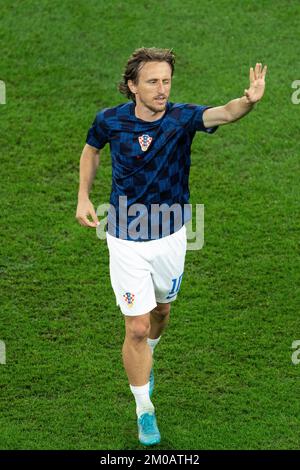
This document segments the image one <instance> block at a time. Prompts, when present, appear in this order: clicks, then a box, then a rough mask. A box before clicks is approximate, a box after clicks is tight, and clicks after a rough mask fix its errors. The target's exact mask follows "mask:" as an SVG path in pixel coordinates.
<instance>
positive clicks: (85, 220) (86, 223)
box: [76, 216, 96, 228]
mask: <svg viewBox="0 0 300 470" xmlns="http://www.w3.org/2000/svg"><path fill="white" fill-rule="evenodd" d="M76 219H77V222H78V223H79V224H80V225H82V226H83V227H92V228H95V227H96V224H95V222H90V221H89V219H88V218H87V217H85V216H76Z"/></svg>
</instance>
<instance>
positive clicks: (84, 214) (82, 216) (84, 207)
mask: <svg viewBox="0 0 300 470" xmlns="http://www.w3.org/2000/svg"><path fill="white" fill-rule="evenodd" d="M88 216H91V217H92V219H93V222H91V221H90V220H89V219H88ZM76 219H77V221H78V222H79V223H80V225H83V226H85V227H92V228H95V227H97V225H99V223H100V222H99V220H98V217H97V214H96V212H95V209H94V206H93V204H92V203H91V201H90V200H89V198H88V197H79V198H78V205H77V211H76Z"/></svg>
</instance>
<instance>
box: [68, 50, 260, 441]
mask: <svg viewBox="0 0 300 470" xmlns="http://www.w3.org/2000/svg"><path fill="white" fill-rule="evenodd" d="M174 63H175V56H174V53H173V52H172V50H168V49H157V48H140V49H137V50H136V51H134V52H133V54H132V55H131V57H130V58H129V60H128V62H127V64H126V66H125V72H124V74H123V78H122V81H121V83H120V84H119V91H120V92H121V93H123V94H124V95H125V96H126V97H127V98H128V99H129V101H128V102H126V103H123V104H120V105H118V106H115V107H112V108H106V109H103V110H101V111H100V112H99V113H98V114H97V115H96V118H95V120H94V122H93V124H92V126H91V128H90V129H89V131H88V135H87V139H86V145H85V146H84V149H83V152H82V155H81V159H80V184H79V192H78V206H77V212H76V218H77V220H78V222H79V223H80V224H81V225H83V226H86V227H92V228H95V227H97V225H98V224H99V221H98V218H97V215H96V212H95V210H94V207H93V204H92V202H91V201H90V199H89V193H90V189H91V186H92V183H93V180H94V177H95V174H96V170H97V167H98V165H99V154H100V150H101V149H102V148H103V147H104V146H105V144H107V143H109V145H110V152H111V158H112V190H111V196H110V209H109V211H108V218H107V222H108V223H107V231H106V240H107V245H108V249H109V258H110V278H111V284H112V287H113V290H114V293H115V296H116V303H117V305H119V307H120V309H121V311H122V313H123V314H124V318H125V341H124V345H123V350H122V353H123V363H124V367H125V370H126V373H127V376H128V381H129V385H130V389H131V391H132V393H133V395H134V398H135V403H136V412H137V424H138V436H139V441H140V442H141V443H142V444H144V445H154V444H158V443H159V442H160V439H161V437H160V432H159V430H158V426H157V421H156V417H155V409H154V405H153V403H152V399H151V397H152V393H153V387H154V373H153V366H152V355H153V351H154V348H155V347H156V346H157V344H158V342H159V341H160V338H161V335H162V333H163V331H164V329H165V328H166V326H167V324H168V321H169V317H170V307H171V302H173V301H174V300H175V299H176V296H177V294H178V291H179V288H180V283H181V279H182V275H183V271H184V261H185V252H186V246H187V240H186V227H185V222H187V220H188V219H189V218H190V217H191V216H190V214H189V213H186V211H185V210H184V209H185V207H186V205H187V204H188V200H189V186H188V180H189V170H190V153H191V144H192V140H193V138H194V136H195V133H196V131H203V132H207V133H209V134H212V133H213V132H215V131H216V129H217V127H218V126H219V125H223V124H228V123H231V122H234V121H237V120H238V119H240V118H241V117H243V116H245V115H246V114H247V113H249V111H251V110H252V109H253V107H254V105H255V103H257V102H258V101H259V100H260V99H261V98H262V96H263V94H264V89H265V75H266V70H267V67H266V66H264V68H262V64H260V63H257V64H256V66H255V68H254V69H253V68H250V86H249V88H248V89H246V90H245V91H244V95H243V96H242V97H241V98H237V99H234V100H232V101H230V102H228V103H227V104H225V105H224V106H218V107H209V106H200V105H195V104H183V103H172V102H170V101H169V96H170V92H171V83H172V76H173V73H174ZM157 207H159V211H158V212H157ZM174 207H175V209H176V210H174V211H173V208H174ZM171 208H172V214H171ZM178 209H179V210H178ZM168 211H169V213H168ZM137 214H138V216H137ZM166 215H169V217H166ZM171 215H173V217H171ZM89 217H91V219H92V220H90V219H89ZM138 229H139V230H138Z"/></svg>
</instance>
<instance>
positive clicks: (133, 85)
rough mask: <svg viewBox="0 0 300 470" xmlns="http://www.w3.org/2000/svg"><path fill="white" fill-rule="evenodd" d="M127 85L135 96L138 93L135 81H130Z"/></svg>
mask: <svg viewBox="0 0 300 470" xmlns="http://www.w3.org/2000/svg"><path fill="white" fill-rule="evenodd" d="M127 85H128V88H129V90H130V91H131V93H133V94H135V93H136V86H135V84H134V83H133V81H132V80H128V82H127Z"/></svg>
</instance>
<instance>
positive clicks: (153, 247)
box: [106, 225, 187, 316]
mask: <svg viewBox="0 0 300 470" xmlns="http://www.w3.org/2000/svg"><path fill="white" fill-rule="evenodd" d="M106 240H107V246H108V249H109V269H110V280H111V285H112V288H113V290H114V293H115V296H116V303H117V305H119V306H120V309H121V311H122V313H123V314H124V315H129V316H135V315H144V314H145V313H148V312H150V311H151V310H152V309H153V308H155V307H156V305H157V302H158V303H169V302H173V301H174V300H175V299H176V297H177V293H178V291H179V289H180V284H181V280H182V276H183V270H184V260H185V253H186V243H187V242H186V227H185V225H183V226H182V227H181V229H180V230H178V231H177V232H175V233H172V234H171V235H168V236H166V237H163V238H159V239H158V240H149V241H142V242H135V241H132V240H123V239H120V238H116V237H113V236H112V235H109V233H107V232H106Z"/></svg>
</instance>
